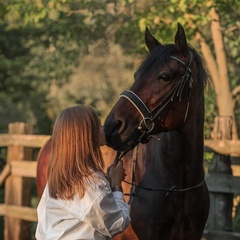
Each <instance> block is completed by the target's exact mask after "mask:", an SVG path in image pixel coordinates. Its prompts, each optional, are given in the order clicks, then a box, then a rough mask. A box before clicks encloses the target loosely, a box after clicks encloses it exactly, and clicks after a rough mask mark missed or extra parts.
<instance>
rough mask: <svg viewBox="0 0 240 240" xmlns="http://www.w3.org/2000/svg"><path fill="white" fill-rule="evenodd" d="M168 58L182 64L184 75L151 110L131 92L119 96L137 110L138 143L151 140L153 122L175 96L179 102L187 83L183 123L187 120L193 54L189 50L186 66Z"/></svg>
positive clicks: (126, 91)
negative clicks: (138, 116)
mask: <svg viewBox="0 0 240 240" xmlns="http://www.w3.org/2000/svg"><path fill="white" fill-rule="evenodd" d="M170 58H171V59H174V60H176V61H177V62H179V63H180V64H182V65H183V66H184V67H185V68H186V71H185V73H184V75H183V76H182V77H181V81H179V83H178V84H177V85H176V86H175V87H174V88H173V89H172V90H171V91H170V92H169V94H168V95H167V96H166V97H165V98H164V99H163V100H162V101H161V102H160V103H159V104H158V105H157V106H156V107H155V108H154V109H153V110H150V109H149V108H148V107H147V106H146V104H145V103H144V102H143V101H142V99H141V98H140V97H139V96H137V94H135V93H134V92H133V91H131V90H125V91H123V92H122V93H121V95H120V98H126V99H127V100H128V101H129V102H131V103H132V105H133V106H134V107H135V108H136V109H137V111H138V112H139V114H140V115H141V117H142V120H141V121H140V122H139V125H138V127H137V129H138V130H139V131H141V133H142V134H141V136H140V137H139V138H138V140H137V141H138V142H146V141H149V139H150V138H151V132H152V131H153V129H154V126H155V120H156V119H157V117H158V116H159V115H160V114H161V112H162V111H163V110H164V109H165V108H166V106H167V105H168V104H169V103H170V102H172V101H173V99H174V97H175V96H177V97H178V100H179V102H181V100H182V93H183V89H184V87H185V85H186V84H187V83H188V88H189V91H188V102H187V107H186V111H185V115H184V119H183V123H184V122H185V121H186V119H187V115H188V110H189V102H190V96H191V89H192V84H193V78H192V70H191V65H192V62H193V58H194V56H193V52H192V50H191V49H190V59H189V62H188V64H186V63H185V62H184V61H182V60H181V59H179V58H177V57H175V56H170Z"/></svg>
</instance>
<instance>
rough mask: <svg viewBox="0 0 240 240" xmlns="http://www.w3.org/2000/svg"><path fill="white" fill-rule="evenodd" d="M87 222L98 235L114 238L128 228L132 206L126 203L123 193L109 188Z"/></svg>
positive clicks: (88, 216) (99, 199)
mask: <svg viewBox="0 0 240 240" xmlns="http://www.w3.org/2000/svg"><path fill="white" fill-rule="evenodd" d="M85 220H86V221H88V223H89V224H91V225H92V226H93V228H95V229H96V234H98V233H99V234H101V235H104V236H107V237H111V238H112V237H114V236H115V235H117V234H119V233H121V232H123V231H124V230H125V229H126V228H127V227H128V225H129V223H130V206H129V205H128V204H127V203H126V202H125V201H124V198H123V193H122V192H120V191H116V192H112V191H111V189H110V188H109V189H108V190H107V191H104V192H102V194H101V195H100V196H99V198H98V200H97V201H96V202H95V204H94V205H93V207H92V208H91V210H90V211H89V213H88V214H87V215H86V216H85ZM95 239H98V238H97V236H95Z"/></svg>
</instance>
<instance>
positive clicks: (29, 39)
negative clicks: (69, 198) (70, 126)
mask: <svg viewBox="0 0 240 240" xmlns="http://www.w3.org/2000/svg"><path fill="white" fill-rule="evenodd" d="M239 16H240V2H239V1H238V0H225V1H216V0H215V1H210V0H201V1H200V0H199V1H198V0H195V1H188V0H168V1H166V0H148V1H146V0H135V1H134V0H119V1H113V0H108V1H107V0H51V1H49V0H25V1H20V0H15V1H8V0H1V2H0V132H6V131H7V126H8V123H10V122H16V121H17V122H18V121H23V122H30V123H32V124H33V126H34V131H35V132H36V133H38V134H51V129H52V125H53V122H54V120H55V118H56V115H57V114H58V113H59V112H60V111H61V110H62V109H63V108H65V107H67V106H70V105H72V104H76V103H81V104H90V105H92V106H94V107H95V108H96V110H97V111H98V113H99V115H100V116H101V118H102V120H103V121H104V119H105V117H106V115H107V113H108V112H109V110H110V109H111V107H112V106H113V104H114V102H115V101H116V100H117V99H118V97H119V94H120V93H121V91H122V90H124V89H127V88H128V87H129V86H130V85H131V84H132V83H133V81H134V77H133V75H134V72H135V71H136V69H137V67H138V65H139V64H140V63H141V61H142V60H143V59H144V56H145V55H146V54H147V50H146V47H145V42H144V32H145V28H146V27H149V28H150V31H151V32H152V34H153V35H154V36H155V37H156V38H157V39H158V40H160V41H161V43H169V42H173V41H174V35H175V32H176V28H177V23H178V22H179V23H181V24H182V25H183V27H184V28H185V31H186V35H187V39H188V41H189V43H190V44H191V45H192V46H193V47H194V48H196V49H197V50H198V51H199V52H200V54H201V55H202V57H203V60H204V62H205V65H206V67H207V69H208V72H209V75H210V77H211V79H212V82H213V84H212V86H210V87H209V88H207V89H206V94H205V98H206V106H205V112H206V113H205V119H206V120H205V137H206V138H209V137H210V133H211V130H212V124H213V119H214V117H215V116H216V115H234V117H235V119H236V120H237V119H239V115H240V111H239V97H238V89H239V88H240V87H239V83H240V77H239V71H240V67H239V66H240V47H239V43H240V18H239ZM215 25H216V26H215ZM237 122H239V121H237ZM236 125H238V124H236ZM238 128H239V127H238ZM236 129H237V128H236ZM237 133H238V131H236V135H237Z"/></svg>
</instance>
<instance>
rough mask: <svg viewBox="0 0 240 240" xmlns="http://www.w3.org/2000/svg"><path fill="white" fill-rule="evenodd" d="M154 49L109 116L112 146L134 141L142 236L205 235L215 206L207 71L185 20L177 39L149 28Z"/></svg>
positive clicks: (135, 216)
mask: <svg viewBox="0 0 240 240" xmlns="http://www.w3.org/2000/svg"><path fill="white" fill-rule="evenodd" d="M145 41H146V46H147V48H148V49H149V55H148V56H147V58H146V59H145V60H144V61H143V62H142V64H141V66H140V67H139V69H138V70H137V71H136V73H135V76H134V77H135V81H134V83H133V85H132V86H131V88H130V89H129V90H126V91H124V92H123V93H122V94H121V95H120V98H119V100H118V101H117V103H116V104H115V105H114V107H113V108H112V110H111V112H110V113H109V115H108V116H107V118H106V121H105V123H104V130H105V137H106V142H107V145H108V146H109V147H111V148H113V149H114V150H116V151H118V152H119V153H120V154H122V155H124V154H125V153H127V152H128V151H129V150H131V149H133V148H135V149H136V150H135V151H136V154H135V155H136V156H137V157H136V161H135V163H134V169H133V175H134V178H132V181H131V182H130V183H129V185H132V186H133V187H134V188H135V190H134V191H132V202H131V219H132V227H133V230H134V232H135V233H136V235H137V236H138V238H139V239H140V240H159V239H160V240H161V239H163V240H199V239H201V236H202V232H203V230H204V227H205V224H206V220H207V217H208V211H209V193H208V189H207V186H206V183H205V181H204V169H203V124H204V87H205V85H206V82H207V74H206V72H205V70H204V67H203V64H202V61H201V58H200V56H199V54H198V53H197V51H196V50H195V49H193V48H192V47H191V46H189V45H188V43H187V40H186V36H185V31H184V29H183V27H182V26H181V25H180V24H178V29H177V32H176V35H175V43H174V44H165V45H162V44H161V43H160V42H159V41H157V40H156V39H155V38H154V37H153V36H152V35H151V33H150V31H149V30H148V29H146V32H145Z"/></svg>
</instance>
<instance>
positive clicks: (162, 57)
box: [135, 44, 209, 87]
mask: <svg viewBox="0 0 240 240" xmlns="http://www.w3.org/2000/svg"><path fill="white" fill-rule="evenodd" d="M189 49H190V50H191V51H192V52H193V55H194V59H195V62H196V64H197V69H198V77H199V80H200V81H199V84H200V85H201V84H202V86H204V87H205V86H206V84H207V83H208V80H209V76H208V74H207V72H206V70H205V68H204V65H203V61H202V58H201V56H200V55H199V53H198V52H197V51H196V50H195V49H194V48H193V47H192V46H191V45H189ZM176 53H177V49H176V46H175V44H165V45H160V46H158V47H156V48H154V49H153V50H152V51H151V53H149V54H148V55H147V56H146V58H145V59H144V60H143V61H142V63H141V65H140V66H139V68H138V70H137V71H136V73H135V75H136V76H142V77H145V76H146V74H149V73H151V74H152V75H154V74H156V73H157V71H158V69H159V67H161V66H162V65H163V64H165V63H166V62H168V61H169V60H170V56H173V55H174V54H176Z"/></svg>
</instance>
